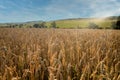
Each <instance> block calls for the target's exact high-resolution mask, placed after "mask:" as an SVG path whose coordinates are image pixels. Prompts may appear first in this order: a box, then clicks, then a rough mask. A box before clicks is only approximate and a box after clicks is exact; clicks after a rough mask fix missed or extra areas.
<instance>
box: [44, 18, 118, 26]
mask: <svg viewBox="0 0 120 80" xmlns="http://www.w3.org/2000/svg"><path fill="white" fill-rule="evenodd" d="M55 22H56V24H57V27H59V28H87V27H88V26H89V23H95V24H97V25H98V26H99V27H101V28H111V27H110V26H111V25H112V23H113V22H116V20H109V19H99V18H96V19H73V20H69V19H68V20H57V21H55ZM50 24H51V21H50V22H47V23H46V25H47V26H48V27H50Z"/></svg>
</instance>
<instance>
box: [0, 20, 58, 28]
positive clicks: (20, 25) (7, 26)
mask: <svg viewBox="0 0 120 80" xmlns="http://www.w3.org/2000/svg"><path fill="white" fill-rule="evenodd" d="M48 27H49V28H57V25H56V22H55V21H53V22H51V24H50V26H47V25H46V22H41V23H35V24H33V25H28V24H5V25H3V26H0V28H48Z"/></svg>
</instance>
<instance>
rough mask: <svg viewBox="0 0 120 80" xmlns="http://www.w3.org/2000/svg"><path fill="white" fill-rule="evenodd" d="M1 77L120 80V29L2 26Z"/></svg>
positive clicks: (18, 79)
mask: <svg viewBox="0 0 120 80" xmlns="http://www.w3.org/2000/svg"><path fill="white" fill-rule="evenodd" d="M78 22H79V21H78ZM0 80H120V30H95V29H94V30H92V29H90V30H89V29H36V28H31V29H30V28H29V29H27V28H24V29H23V28H21V29H18V28H16V29H15V28H0Z"/></svg>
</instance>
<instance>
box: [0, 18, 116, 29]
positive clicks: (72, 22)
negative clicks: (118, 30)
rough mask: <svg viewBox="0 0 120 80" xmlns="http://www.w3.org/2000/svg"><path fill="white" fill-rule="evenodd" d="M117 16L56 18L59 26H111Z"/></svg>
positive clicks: (28, 24) (29, 24)
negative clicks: (91, 24) (92, 24)
mask: <svg viewBox="0 0 120 80" xmlns="http://www.w3.org/2000/svg"><path fill="white" fill-rule="evenodd" d="M116 20H117V16H112V17H107V18H72V19H63V20H55V23H56V26H57V27H58V28H88V27H89V25H90V23H94V24H95V25H97V26H99V28H111V25H112V24H113V23H115V22H116ZM42 22H45V21H30V22H23V23H1V24H0V27H1V26H2V27H6V26H13V25H15V26H16V27H19V26H22V27H31V26H33V25H34V24H41V23H42ZM52 22H53V21H46V22H45V25H46V26H47V27H48V28H49V27H50V26H51V23H52Z"/></svg>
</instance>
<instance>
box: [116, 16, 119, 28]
mask: <svg viewBox="0 0 120 80" xmlns="http://www.w3.org/2000/svg"><path fill="white" fill-rule="evenodd" d="M115 29H120V16H119V17H118V18H117V22H116V27H115Z"/></svg>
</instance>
